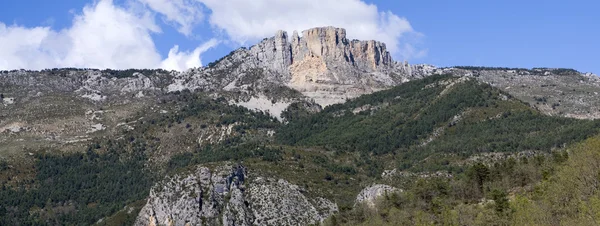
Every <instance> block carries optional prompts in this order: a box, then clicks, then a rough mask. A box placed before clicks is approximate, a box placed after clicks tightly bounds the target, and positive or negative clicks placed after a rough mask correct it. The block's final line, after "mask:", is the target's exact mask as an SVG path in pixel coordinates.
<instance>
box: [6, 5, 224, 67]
mask: <svg viewBox="0 0 600 226" xmlns="http://www.w3.org/2000/svg"><path fill="white" fill-rule="evenodd" d="M157 32H161V29H160V27H159V26H158V25H156V23H155V22H154V17H153V15H152V14H151V13H150V12H149V11H142V12H133V10H129V9H127V8H123V7H119V6H116V5H114V4H113V2H112V0H99V1H97V2H96V3H95V4H92V5H87V6H85V7H84V9H83V11H82V13H81V14H80V15H76V16H75V18H74V19H73V25H72V26H71V27H69V28H66V29H64V30H61V31H54V30H52V29H51V28H49V27H34V28H27V27H21V26H16V25H13V26H6V25H5V24H3V23H1V22H0V43H2V45H0V69H20V68H26V69H44V68H54V67H89V68H115V69H126V68H158V67H161V66H165V65H168V66H169V67H170V68H169V69H177V70H185V69H187V68H185V67H198V66H201V60H200V54H201V53H202V52H204V51H206V49H208V47H211V46H214V43H215V41H214V40H211V41H209V45H201V46H200V47H198V48H197V49H196V50H194V51H193V52H192V53H188V52H179V51H178V47H177V46H176V47H174V48H173V49H171V51H170V53H169V57H168V58H167V59H164V60H163V59H161V56H160V54H159V53H158V52H157V50H156V47H155V45H154V41H153V40H152V37H151V34H152V33H157ZM207 46H208V47H207ZM175 66H178V67H175Z"/></svg>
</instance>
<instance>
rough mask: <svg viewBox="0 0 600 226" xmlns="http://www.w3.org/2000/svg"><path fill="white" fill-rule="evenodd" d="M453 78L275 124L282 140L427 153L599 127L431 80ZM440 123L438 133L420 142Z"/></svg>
mask: <svg viewBox="0 0 600 226" xmlns="http://www.w3.org/2000/svg"><path fill="white" fill-rule="evenodd" d="M451 79H452V78H451V77H446V76H433V77H429V78H427V79H424V80H419V81H415V82H409V83H407V84H404V85H401V86H398V87H395V88H393V89H390V90H386V91H382V92H378V93H374V94H372V95H366V96H362V97H359V98H357V99H356V100H351V101H349V102H347V103H344V104H338V105H333V106H330V107H327V108H325V109H324V110H323V111H322V112H320V113H317V114H314V115H310V116H307V117H296V118H299V119H298V120H294V121H291V122H290V123H289V124H287V125H286V126H284V127H282V128H281V129H280V130H279V131H278V133H277V140H278V141H279V142H282V143H284V144H289V145H301V146H315V145H316V146H328V147H331V148H333V149H335V150H344V151H359V152H367V153H374V154H386V153H406V156H414V157H418V156H421V157H422V158H425V157H426V156H428V155H431V154H433V153H444V152H447V153H457V154H461V155H464V156H468V155H471V154H474V153H482V152H520V151H526V150H550V149H552V148H559V147H562V146H563V145H564V144H566V143H570V142H577V141H580V140H583V139H585V138H587V137H589V136H590V135H593V134H595V133H597V131H598V127H599V125H598V122H596V121H583V120H575V119H566V118H556V117H549V116H545V115H542V114H541V113H538V112H535V111H533V110H531V109H529V108H527V107H526V106H525V105H524V104H522V103H520V102H518V101H516V100H514V99H510V96H509V95H507V94H504V93H502V92H500V91H499V90H497V89H494V88H492V87H490V86H487V85H483V84H477V82H475V81H467V82H463V83H458V84H456V85H454V86H452V87H451V88H450V89H446V90H444V87H445V86H433V87H431V86H430V85H429V84H431V83H435V82H448V81H449V80H451ZM504 98H509V99H507V100H504ZM355 109H360V110H362V111H359V112H357V110H355ZM440 128H441V129H442V131H441V132H438V133H440V134H438V137H435V139H433V141H432V142H430V143H429V144H428V145H426V146H423V145H420V144H421V143H423V141H424V140H426V139H427V138H428V137H430V136H431V134H432V133H433V132H434V131H435V130H436V129H440Z"/></svg>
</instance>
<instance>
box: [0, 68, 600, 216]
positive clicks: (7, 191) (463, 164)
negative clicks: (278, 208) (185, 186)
mask: <svg viewBox="0 0 600 226" xmlns="http://www.w3.org/2000/svg"><path fill="white" fill-rule="evenodd" d="M161 104H162V105H163V106H171V107H172V109H171V110H170V111H169V113H168V114H167V113H165V114H149V115H144V116H145V117H144V118H143V119H139V118H140V117H141V115H139V116H136V117H134V118H135V119H138V121H135V122H133V123H135V129H134V130H131V131H125V130H124V131H122V133H121V134H117V135H115V136H111V137H107V139H105V140H96V141H95V143H93V144H91V145H90V146H89V148H88V149H84V150H81V152H80V153H72V154H66V153H62V152H61V150H50V151H47V150H40V151H39V152H37V153H36V159H37V160H36V164H35V172H36V177H35V180H34V181H29V183H27V184H21V185H19V186H9V185H8V183H4V182H2V183H1V184H2V190H1V191H0V207H1V208H0V225H13V224H22V225H30V224H34V225H43V224H93V223H96V222H98V220H99V219H106V220H107V221H106V222H107V224H109V223H108V222H110V224H131V223H132V222H133V220H135V219H134V216H135V211H136V210H139V208H138V207H139V206H140V203H143V199H144V198H145V197H146V196H147V193H148V191H149V188H150V186H151V185H152V182H153V181H155V179H156V178H161V177H162V176H164V173H168V172H173V171H178V170H181V169H184V168H186V167H188V166H193V165H196V164H205V163H215V164H218V163H219V162H222V161H236V162H242V163H243V164H244V165H245V166H246V167H248V168H249V169H250V170H251V173H252V174H254V175H257V174H260V175H265V176H270V177H274V178H283V179H286V180H288V181H290V182H291V183H293V184H296V185H298V186H300V187H302V188H303V189H304V190H306V191H307V195H315V196H320V197H326V198H328V199H331V200H333V201H335V202H336V203H337V204H338V205H339V207H340V213H339V214H338V215H336V216H334V217H332V218H331V219H329V221H328V223H329V224H332V225H338V224H348V225H354V224H364V225H374V224H389V225H398V224H407V225H413V224H427V225H429V224H448V225H477V224H481V225H484V224H485V225H494V224H496V225H508V224H520V223H521V222H533V223H534V224H546V223H548V222H549V223H550V224H556V223H557V222H558V223H563V222H565V223H580V222H581V223H586V222H584V221H579V220H582V219H583V218H581V217H580V215H581V213H595V212H594V211H596V209H594V208H595V207H594V205H596V204H597V203H596V202H597V200H596V201H594V200H595V199H598V198H593V197H595V195H596V191H595V190H590V189H589V188H587V187H593V186H595V184H594V183H595V182H594V181H595V179H597V178H583V177H569V176H568V175H572V174H573V175H574V174H576V173H581V174H582V175H588V176H589V175H594V176H597V174H598V172H596V171H594V170H596V169H595V168H594V169H593V170H583V169H581V167H580V168H578V167H579V166H578V165H577V164H582V163H585V164H588V165H592V163H594V164H595V163H597V162H599V161H598V159H596V158H595V157H594V156H584V157H577V153H586V152H585V151H579V150H583V149H585V150H588V149H592V148H591V147H592V146H593V145H597V144H595V143H593V140H594V139H596V138H593V139H591V140H588V141H586V143H588V142H592V143H590V145H587V146H586V145H582V146H578V148H574V149H573V150H571V151H570V152H569V153H571V155H572V156H571V157H567V156H568V155H566V153H567V152H565V151H564V149H565V147H566V146H568V145H569V144H572V143H576V142H580V141H583V140H585V139H586V138H589V137H590V136H593V135H595V134H597V133H598V128H600V127H599V126H598V122H597V121H586V120H575V119H566V118H557V117H550V116H545V115H543V114H540V113H539V112H537V111H535V110H533V109H531V108H529V107H528V106H527V105H526V104H524V103H522V102H520V101H518V100H516V99H514V98H512V97H511V96H510V95H508V94H506V93H504V92H501V91H499V90H497V89H494V88H492V87H490V86H488V85H485V84H481V83H478V82H476V81H474V80H468V79H459V78H454V77H451V76H432V77H428V78H425V79H422V80H417V81H413V82H409V83H406V84H403V85H401V86H398V87H394V88H392V89H390V90H385V91H381V92H377V93H374V94H371V95H365V96H362V97H359V98H357V99H354V100H351V101H349V102H347V103H344V104H338V105H333V106H329V107H327V108H325V109H323V110H322V111H321V112H318V113H313V112H312V111H308V110H305V109H304V108H307V106H300V105H299V104H297V105H295V106H292V108H290V109H291V110H290V112H287V113H286V115H287V116H288V117H286V118H287V119H288V122H287V123H286V124H282V123H279V122H277V120H275V119H273V118H271V117H269V116H268V115H267V114H264V113H262V112H253V111H249V110H248V109H245V108H242V107H236V106H231V105H229V104H228V103H227V101H226V100H224V99H213V98H209V97H206V96H203V95H202V94H193V93H190V92H187V91H186V92H177V93H174V94H172V95H170V96H168V97H165V98H162V99H161ZM308 107H311V106H308ZM294 109H296V111H294ZM303 109H304V110H303ZM128 123H132V122H128ZM211 128H214V129H215V130H219V129H220V130H219V131H225V130H226V129H225V128H231V130H232V132H231V135H229V136H224V137H222V139H218V140H217V141H215V142H212V141H210V142H209V141H206V142H204V143H202V142H199V141H198V140H199V137H201V136H202V133H203V132H205V131H208V130H209V129H211ZM224 129H225V130H224ZM270 131H275V138H274V139H273V138H272V137H269V136H268V134H269V132H270ZM163 150H166V151H167V152H166V153H165V152H161V151H163ZM487 153H506V154H504V155H503V156H505V158H497V159H496V158H488V159H486V158H483V160H478V159H477V158H473V157H485V156H486V154H487ZM589 154H590V155H591V154H592V153H589ZM164 156H166V157H167V159H166V161H164V163H165V166H164V167H163V168H161V167H159V166H155V165H152V164H149V163H154V162H153V161H154V159H155V158H157V157H164ZM479 159H481V158H479ZM567 159H568V160H567ZM584 161H591V162H590V163H588V162H584ZM565 162H566V163H565ZM582 165H584V164H582ZM569 167H570V168H573V170H568V169H569ZM4 168H7V167H6V164H0V170H4ZM384 170H397V171H399V172H402V173H414V174H405V175H404V176H392V177H391V178H390V177H387V178H383V177H382V172H383V171H384ZM438 171H440V172H444V173H445V174H442V175H447V176H439V175H438V176H436V175H434V173H435V172H438ZM556 172H558V173H556ZM563 172H568V173H563ZM419 173H423V174H419ZM562 174H565V175H564V176H561V175H562ZM561 178H562V179H561ZM573 178H576V179H577V178H579V180H580V181H579V182H581V183H580V184H578V181H569V180H573ZM541 181H543V182H541ZM590 181H591V182H590ZM540 182H541V185H538V183H540ZM373 183H385V184H389V185H392V186H395V187H398V188H402V189H403V190H404V192H402V193H398V194H392V195H391V196H387V197H384V198H382V199H381V200H379V203H378V205H377V208H375V209H371V208H368V207H365V206H362V205H357V206H354V199H355V197H356V194H357V193H358V192H359V191H360V190H361V189H362V188H364V187H366V186H369V185H371V184H373ZM563 183H570V185H568V186H575V187H559V185H557V184H563ZM589 183H592V184H589ZM560 186H562V185H560ZM565 186H567V185H565ZM534 187H535V188H536V189H534ZM584 187H586V188H585V189H584ZM560 189H565V190H567V189H569V190H574V189H575V190H576V189H580V191H581V192H578V193H576V194H574V195H571V196H568V195H566V196H564V197H568V198H565V199H556V198H555V199H552V198H548V197H549V196H551V195H552V194H554V193H556V192H558V190H560ZM565 200H567V201H565ZM599 200H600V199H599ZM590 206H591V207H590ZM124 207H136V208H137V209H136V208H133V209H134V210H133V213H132V214H126V213H127V212H131V211H128V210H127V211H126V209H127V208H124ZM554 208H558V209H554ZM561 208H562V209H561ZM565 208H566V209H565ZM586 208H587V209H586ZM524 211H534V212H531V213H530V212H524ZM536 211H537V212H536ZM573 211H574V212H573ZM586 211H587V212H586ZM538 212H540V213H539V214H541V215H538V216H539V217H530V216H534V215H535V214H537V213H538ZM541 212H543V213H541ZM113 214H114V215H113ZM543 214H549V215H543ZM111 215H112V217H110V218H107V216H111ZM586 216H591V215H585V216H583V217H586ZM588 218H589V217H588ZM565 219H570V220H565Z"/></svg>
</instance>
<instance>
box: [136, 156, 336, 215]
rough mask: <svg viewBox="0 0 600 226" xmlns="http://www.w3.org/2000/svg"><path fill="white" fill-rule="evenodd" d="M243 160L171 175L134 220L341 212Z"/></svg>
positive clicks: (325, 201) (156, 189)
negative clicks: (255, 173) (256, 173)
mask: <svg viewBox="0 0 600 226" xmlns="http://www.w3.org/2000/svg"><path fill="white" fill-rule="evenodd" d="M247 175H248V174H247V170H246V169H245V168H244V167H242V166H234V165H233V164H230V163H225V164H222V165H220V166H218V167H216V168H214V169H210V168H208V167H203V166H198V167H197V168H196V169H195V170H193V171H192V172H189V173H183V174H177V175H174V176H170V177H167V178H166V179H165V180H164V181H163V182H160V183H158V184H156V185H155V186H154V187H153V189H152V190H151V192H150V196H149V198H148V202H147V204H146V205H145V206H144V207H143V208H142V210H141V211H140V213H139V215H138V218H137V220H136V223H135V225H212V224H223V225H265V224H269V225H307V224H317V223H320V222H322V221H323V220H324V219H325V218H327V217H328V216H330V215H331V214H333V213H335V212H337V205H335V204H334V203H332V202H331V201H329V200H326V199H323V198H317V199H311V198H308V197H306V196H304V195H303V194H302V193H301V191H300V189H299V188H298V186H296V185H293V184H290V183H288V182H287V181H285V180H281V179H280V180H275V179H269V178H262V177H257V178H249V177H248V176H247Z"/></svg>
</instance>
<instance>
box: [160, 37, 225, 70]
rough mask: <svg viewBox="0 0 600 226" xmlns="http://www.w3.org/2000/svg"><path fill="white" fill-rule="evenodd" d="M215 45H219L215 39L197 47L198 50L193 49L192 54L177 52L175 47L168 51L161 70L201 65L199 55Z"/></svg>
mask: <svg viewBox="0 0 600 226" xmlns="http://www.w3.org/2000/svg"><path fill="white" fill-rule="evenodd" d="M217 44H219V42H218V41H217V40H216V39H211V40H210V41H208V42H206V43H204V44H202V45H201V46H198V48H196V49H194V51H192V52H179V46H177V45H176V46H174V47H173V48H171V50H169V56H168V57H167V59H165V60H164V61H163V62H162V64H161V68H163V69H166V70H181V69H184V68H192V67H197V66H198V65H202V61H201V60H200V54H202V53H203V52H206V51H207V50H208V49H210V48H213V47H215V46H216V45H217Z"/></svg>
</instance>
